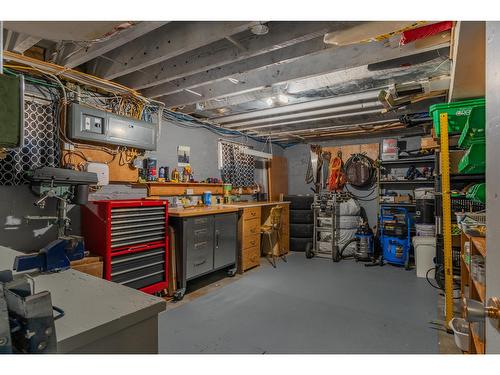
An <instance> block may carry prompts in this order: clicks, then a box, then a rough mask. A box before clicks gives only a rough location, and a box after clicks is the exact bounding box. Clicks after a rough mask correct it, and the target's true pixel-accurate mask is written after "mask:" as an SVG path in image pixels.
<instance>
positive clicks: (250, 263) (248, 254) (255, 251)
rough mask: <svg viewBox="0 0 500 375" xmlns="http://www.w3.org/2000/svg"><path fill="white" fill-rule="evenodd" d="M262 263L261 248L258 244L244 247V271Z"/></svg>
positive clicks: (242, 266) (242, 258)
mask: <svg viewBox="0 0 500 375" xmlns="http://www.w3.org/2000/svg"><path fill="white" fill-rule="evenodd" d="M259 264H260V249H259V247H257V246H254V247H250V248H248V249H243V251H242V257H241V268H242V269H243V271H246V270H248V269H249V268H252V267H255V266H258V265H259Z"/></svg>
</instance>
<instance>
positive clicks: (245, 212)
mask: <svg viewBox="0 0 500 375" xmlns="http://www.w3.org/2000/svg"><path fill="white" fill-rule="evenodd" d="M278 205H281V206H283V212H282V216H281V231H280V239H281V242H280V243H277V242H276V245H275V246H274V247H273V249H272V252H273V253H274V255H276V256H283V255H286V254H288V252H289V251H290V230H289V226H290V224H289V222H290V221H289V216H290V209H289V208H290V202H288V201H285V202H279V201H274V202H234V203H232V204H228V205H224V207H232V208H237V209H238V210H239V211H240V215H239V219H238V273H243V272H245V271H247V270H249V269H250V268H253V267H256V266H258V265H260V255H261V243H260V240H261V238H260V227H261V226H262V225H265V224H270V214H271V209H272V208H273V207H275V206H278ZM265 246H267V244H265Z"/></svg>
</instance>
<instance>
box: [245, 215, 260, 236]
mask: <svg viewBox="0 0 500 375" xmlns="http://www.w3.org/2000/svg"><path fill="white" fill-rule="evenodd" d="M259 233H260V218H257V219H250V220H244V221H243V237H246V236H254V235H256V234H259Z"/></svg>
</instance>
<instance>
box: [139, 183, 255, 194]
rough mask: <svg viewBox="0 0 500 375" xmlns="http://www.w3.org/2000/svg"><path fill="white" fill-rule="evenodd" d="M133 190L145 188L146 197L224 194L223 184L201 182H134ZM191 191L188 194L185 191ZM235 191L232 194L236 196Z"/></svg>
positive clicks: (246, 191) (250, 191)
mask: <svg viewBox="0 0 500 375" xmlns="http://www.w3.org/2000/svg"><path fill="white" fill-rule="evenodd" d="M131 186H132V187H134V188H147V190H148V197H160V196H167V197H168V196H178V195H202V194H203V192H205V191H210V192H211V193H212V195H222V194H224V190H223V187H224V184H209V183H203V182H136V183H132V184H131ZM188 189H190V190H192V193H190V194H188V193H187V190H188ZM236 192H237V189H233V191H232V193H233V194H236ZM248 194H252V189H251V188H244V189H243V195H248Z"/></svg>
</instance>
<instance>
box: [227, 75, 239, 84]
mask: <svg viewBox="0 0 500 375" xmlns="http://www.w3.org/2000/svg"><path fill="white" fill-rule="evenodd" d="M227 80H228V81H229V82H231V83H234V84H235V85H237V84H238V83H240V81H238V80H237V79H236V78H231V77H229V78H228V79H227Z"/></svg>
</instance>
